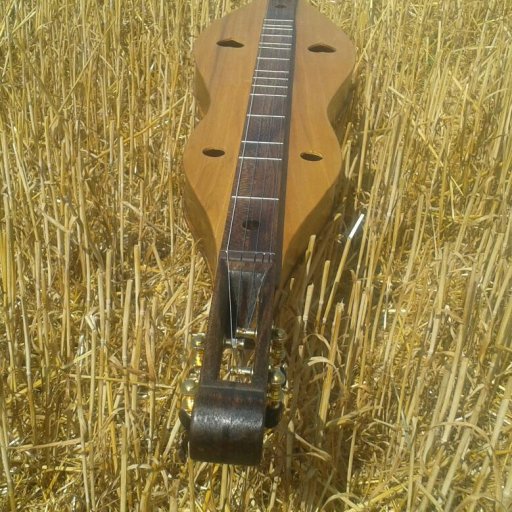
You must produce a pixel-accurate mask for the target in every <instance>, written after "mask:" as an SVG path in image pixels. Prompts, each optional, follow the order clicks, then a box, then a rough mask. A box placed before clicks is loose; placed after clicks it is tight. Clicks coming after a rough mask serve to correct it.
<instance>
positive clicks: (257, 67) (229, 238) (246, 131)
mask: <svg viewBox="0 0 512 512" xmlns="http://www.w3.org/2000/svg"><path fill="white" fill-rule="evenodd" d="M262 32H263V31H262ZM260 41H261V38H260ZM259 46H261V45H259V44H258V57H259V56H260V54H261V48H259ZM260 62H261V61H260V59H256V68H255V71H254V75H255V74H257V72H258V71H259V70H260V69H259V66H260ZM254 90H255V87H254V83H253V84H251V92H254ZM254 98H255V96H253V95H252V94H251V96H250V101H249V109H248V115H247V118H246V123H245V131H244V132H245V133H244V138H243V140H244V141H247V140H248V138H247V135H248V133H249V125H250V122H251V117H250V114H252V108H253V105H254ZM246 145H247V143H246V142H244V143H243V145H242V146H243V147H242V154H241V155H240V159H239V162H238V164H239V165H238V177H237V184H236V191H235V197H234V202H233V209H232V211H231V219H230V224H229V231H228V239H227V243H226V265H227V274H228V275H227V279H228V301H229V328H230V333H231V340H232V341H233V340H234V339H235V337H234V335H233V302H232V295H231V270H230V268H229V261H230V257H229V247H230V245H231V234H232V232H233V223H234V221H235V212H236V207H237V201H238V191H239V190H240V181H241V179H242V168H243V166H244V162H245V148H246ZM237 299H239V296H237Z"/></svg>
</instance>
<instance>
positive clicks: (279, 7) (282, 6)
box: [275, 4, 286, 9]
mask: <svg viewBox="0 0 512 512" xmlns="http://www.w3.org/2000/svg"><path fill="white" fill-rule="evenodd" d="M275 7H276V9H284V8H285V7H286V5H283V4H277V5H276V6H275Z"/></svg>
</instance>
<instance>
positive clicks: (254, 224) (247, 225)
mask: <svg viewBox="0 0 512 512" xmlns="http://www.w3.org/2000/svg"><path fill="white" fill-rule="evenodd" d="M242 226H243V227H244V229H247V231H254V230H255V229H258V228H259V226H260V221H259V220H256V219H248V220H244V221H243V222H242Z"/></svg>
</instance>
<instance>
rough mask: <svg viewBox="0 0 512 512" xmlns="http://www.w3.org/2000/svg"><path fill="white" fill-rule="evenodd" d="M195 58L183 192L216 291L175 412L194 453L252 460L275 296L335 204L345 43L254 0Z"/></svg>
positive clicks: (278, 360)
mask: <svg viewBox="0 0 512 512" xmlns="http://www.w3.org/2000/svg"><path fill="white" fill-rule="evenodd" d="M195 60H196V66H197V72H196V96H197V100H198V103H199V107H200V110H201V112H202V113H203V119H202V120H201V122H200V123H199V125H198V126H197V128H196V129H195V131H194V133H193V134H192V135H191V137H190V140H189V142H188V145H187V148H186V151H185V155H184V167H185V178H186V182H185V197H184V199H185V208H186V215H187V220H188V223H189V225H190V228H191V230H192V232H193V234H194V237H195V238H196V240H197V241H198V243H199V244H200V247H201V249H202V252H203V254H204V256H205V258H206V260H207V262H208V265H209V268H210V271H211V272H212V275H213V276H214V294H213V299H212V305H211V309H210V317H209V326H208V332H207V333H206V337H205V338H204V339H203V338H201V337H195V339H194V350H195V361H196V363H195V368H194V370H193V372H192V374H191V378H190V379H188V380H187V382H186V384H185V386H184V400H183V404H184V405H182V413H181V418H182V422H183V423H184V425H185V426H186V428H187V429H188V430H189V439H190V454H191V456H192V458H194V459H199V460H205V461H211V462H222V463H233V464H257V463H258V462H259V460H260V458H261V452H262V443H263V435H264V429H265V427H271V426H274V425H275V423H276V422H277V420H278V418H279V415H280V413H281V409H282V396H281V395H282V391H281V386H282V384H283V381H284V376H283V373H282V371H281V365H282V357H283V338H284V335H283V333H282V332H281V331H280V330H278V329H274V328H273V316H274V309H273V297H274V293H275V291H276V289H277V287H279V285H280V284H281V283H282V282H283V281H284V279H286V277H287V276H288V274H289V272H290V270H291V269H292V268H293V266H294V265H295V264H296V262H297V260H298V259H299V257H300V256H301V255H302V254H303V252H304V249H305V247H306V245H307V242H308V239H309V237H310V235H311V234H313V233H315V232H318V231H319V230H320V229H321V228H322V227H323V225H324V224H325V223H326V221H327V220H328V218H329V215H330V213H331V211H332V199H333V195H334V192H335V188H336V184H337V182H338V180H339V178H340V171H341V155H340V151H339V143H338V139H337V136H336V133H335V131H334V129H333V126H334V125H335V124H336V121H337V119H338V117H339V115H340V112H341V111H342V110H343V106H344V103H345V99H346V95H347V91H348V84H349V77H350V74H351V71H352V68H353V65H354V49H353V46H352V44H351V43H350V41H349V40H348V38H347V36H346V35H345V34H344V33H343V32H341V31H340V30H339V29H338V28H337V27H336V26H334V25H333V24H332V23H330V22H329V21H328V20H327V19H326V18H325V17H324V16H322V15H321V14H320V13H318V12H317V11H316V10H315V9H314V8H313V7H311V6H309V5H308V4H307V3H306V2H305V1H303V0H255V1H253V2H252V3H251V4H249V5H248V6H246V7H244V8H242V9H240V10H238V11H235V12H234V13H232V14H230V15H228V16H226V17H225V18H223V19H221V20H218V21H216V22H214V23H213V24H212V25H211V27H210V28H209V29H208V30H207V31H205V32H204V33H203V34H202V35H201V36H200V37H199V39H198V40H197V43H196V45H195Z"/></svg>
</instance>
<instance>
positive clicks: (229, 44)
mask: <svg viewBox="0 0 512 512" xmlns="http://www.w3.org/2000/svg"><path fill="white" fill-rule="evenodd" d="M217 45H219V46H222V47H224V48H243V46H244V45H243V43H240V42H238V41H235V40H234V39H221V40H220V41H217Z"/></svg>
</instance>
